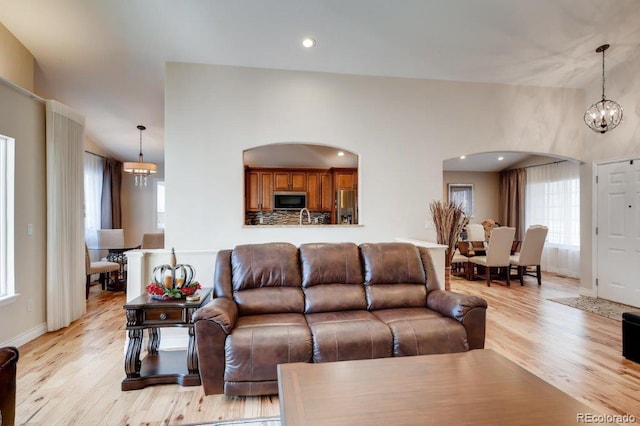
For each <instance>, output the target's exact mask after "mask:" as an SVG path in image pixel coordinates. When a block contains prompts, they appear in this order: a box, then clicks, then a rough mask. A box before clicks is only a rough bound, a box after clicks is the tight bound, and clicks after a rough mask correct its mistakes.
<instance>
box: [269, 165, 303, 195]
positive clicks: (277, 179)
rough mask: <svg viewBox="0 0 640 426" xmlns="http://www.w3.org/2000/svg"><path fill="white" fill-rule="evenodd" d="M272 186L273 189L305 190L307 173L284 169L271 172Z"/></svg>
mask: <svg viewBox="0 0 640 426" xmlns="http://www.w3.org/2000/svg"><path fill="white" fill-rule="evenodd" d="M273 188H274V190H275V191H306V190H307V173H306V172H305V171H284V170H283V171H277V172H273Z"/></svg>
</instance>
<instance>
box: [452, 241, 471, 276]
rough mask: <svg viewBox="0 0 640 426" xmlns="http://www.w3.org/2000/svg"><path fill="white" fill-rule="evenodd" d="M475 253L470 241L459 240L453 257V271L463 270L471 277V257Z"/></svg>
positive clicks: (464, 273) (465, 274)
mask: <svg viewBox="0 0 640 426" xmlns="http://www.w3.org/2000/svg"><path fill="white" fill-rule="evenodd" d="M472 255H473V251H471V249H470V244H469V242H468V241H459V242H458V247H457V249H456V251H455V253H454V254H453V259H452V260H451V267H452V271H453V270H455V271H457V272H459V271H460V270H462V274H459V273H458V274H457V275H463V276H464V277H465V278H466V279H470V278H471V276H470V270H471V269H470V265H469V258H470V257H471V256H472Z"/></svg>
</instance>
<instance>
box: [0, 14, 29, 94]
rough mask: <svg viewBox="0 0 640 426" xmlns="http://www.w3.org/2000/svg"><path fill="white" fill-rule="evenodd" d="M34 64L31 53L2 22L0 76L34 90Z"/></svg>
mask: <svg viewBox="0 0 640 426" xmlns="http://www.w3.org/2000/svg"><path fill="white" fill-rule="evenodd" d="M34 66H35V60H34V59H33V56H32V55H31V53H30V52H29V51H28V50H27V49H26V48H25V47H24V46H23V45H22V43H20V42H19V41H18V39H17V38H15V37H14V36H13V34H11V33H10V32H9V30H7V28H6V27H5V26H4V25H2V23H0V77H2V78H5V79H7V80H9V81H10V82H12V83H14V84H17V85H18V86H20V87H22V88H23V89H27V90H28V91H30V92H33V72H34Z"/></svg>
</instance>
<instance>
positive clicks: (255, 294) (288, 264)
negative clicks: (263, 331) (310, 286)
mask: <svg viewBox="0 0 640 426" xmlns="http://www.w3.org/2000/svg"><path fill="white" fill-rule="evenodd" d="M231 274H232V279H231V283H232V289H233V299H234V300H235V302H236V303H237V304H238V313H239V314H240V315H254V314H269V313H282V312H297V313H302V311H303V309H304V296H303V294H302V288H301V275H300V268H299V264H298V249H297V248H296V247H295V246H294V245H292V244H289V243H267V244H246V245H239V246H236V247H235V248H234V249H233V252H232V253H231Z"/></svg>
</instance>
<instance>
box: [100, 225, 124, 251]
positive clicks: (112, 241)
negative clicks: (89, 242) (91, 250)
mask: <svg viewBox="0 0 640 426" xmlns="http://www.w3.org/2000/svg"><path fill="white" fill-rule="evenodd" d="M98 247H99V248H101V249H121V248H123V247H124V230H122V229H98Z"/></svg>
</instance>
